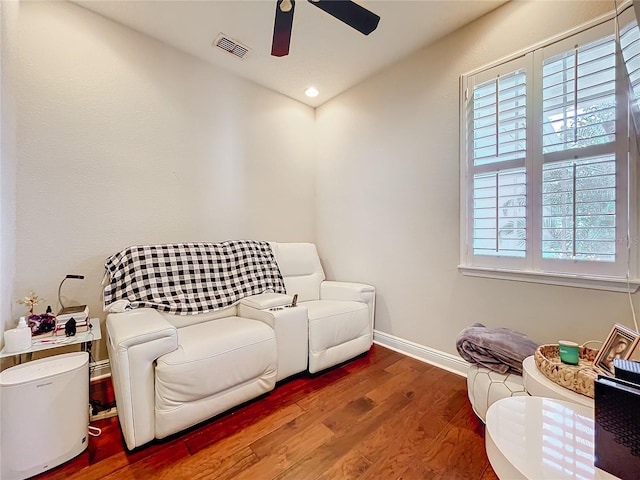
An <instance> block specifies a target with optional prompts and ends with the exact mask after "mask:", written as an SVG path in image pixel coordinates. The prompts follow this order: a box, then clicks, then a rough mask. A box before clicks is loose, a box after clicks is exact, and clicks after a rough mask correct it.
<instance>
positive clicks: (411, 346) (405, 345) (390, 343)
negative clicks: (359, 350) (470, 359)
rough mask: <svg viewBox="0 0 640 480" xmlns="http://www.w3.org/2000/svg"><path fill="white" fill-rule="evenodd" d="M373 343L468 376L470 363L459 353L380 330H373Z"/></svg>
mask: <svg viewBox="0 0 640 480" xmlns="http://www.w3.org/2000/svg"><path fill="white" fill-rule="evenodd" d="M373 343H376V344H378V345H381V346H383V347H386V348H388V349H390V350H394V351H396V352H399V353H402V354H404V355H407V356H408V357H411V358H415V359H416V360H420V361H422V362H425V363H429V364H431V365H434V366H436V367H438V368H442V369H444V370H447V371H449V372H451V373H455V374H456V375H461V376H463V377H466V376H467V368H468V367H469V364H468V363H467V362H466V361H465V360H463V359H462V358H460V357H458V356H457V355H451V354H450V353H446V352H441V351H440V350H436V349H435V348H430V347H425V346H424V345H420V344H418V343H414V342H411V341H409V340H405V339H403V338H399V337H396V336H394V335H390V334H388V333H384V332H380V331H378V330H374V331H373Z"/></svg>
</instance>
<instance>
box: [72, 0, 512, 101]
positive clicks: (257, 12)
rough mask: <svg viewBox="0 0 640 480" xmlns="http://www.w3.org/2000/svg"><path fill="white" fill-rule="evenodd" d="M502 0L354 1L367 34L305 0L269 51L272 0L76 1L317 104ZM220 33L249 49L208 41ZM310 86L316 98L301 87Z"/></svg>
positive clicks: (273, 5) (272, 14)
mask: <svg viewBox="0 0 640 480" xmlns="http://www.w3.org/2000/svg"><path fill="white" fill-rule="evenodd" d="M506 1H507V0H470V1H466V0H360V1H358V3H360V4H361V5H363V6H364V7H365V8H368V9H369V10H371V11H373V12H374V13H376V14H377V15H379V16H380V17H381V20H380V24H379V25H378V28H377V29H376V30H375V31H374V32H373V33H371V34H370V35H368V36H365V35H362V34H361V33H359V32H357V31H356V30H353V29H352V28H350V27H348V26H347V25H345V24H344V23H342V22H340V21H339V20H337V19H335V18H333V17H332V16H330V15H328V14H327V13H325V12H323V11H322V10H320V9H319V8H316V7H315V6H313V5H312V4H310V3H309V2H307V1H305V0H298V1H297V2H296V4H295V14H294V20H293V33H292V35H291V47H290V51H289V55H288V56H286V57H282V58H276V57H272V56H271V55H270V53H271V39H272V36H273V21H274V17H275V8H276V0H226V1H225V0H199V1H191V0H170V1H166V0H155V1H149V0H76V1H75V3H77V4H79V5H82V6H83V7H85V8H88V9H90V10H93V11H94V12H97V13H100V14H101V15H104V16H105V17H107V18H111V19H113V20H115V21H117V22H119V23H122V24H124V25H127V26H128V27H131V28H133V29H135V30H138V31H140V32H142V33H145V34H147V35H149V36H151V37H153V38H156V39H158V40H160V41H162V42H164V43H166V44H168V45H171V46H173V47H175V48H177V49H179V50H182V51H184V52H188V53H190V54H192V55H194V56H196V57H199V58H201V59H202V60H204V61H206V62H210V63H212V64H214V65H217V66H218V67H221V68H223V69H225V70H228V71H230V72H233V73H235V74H237V75H239V76H241V77H243V78H246V79H248V80H251V81H253V82H255V83H257V84H260V85H262V86H264V87H267V88H270V89H272V90H275V91H277V92H280V93H282V94H284V95H287V96H288V97H291V98H293V99H296V100H299V101H300V102H303V103H305V104H307V105H310V106H312V107H317V106H318V105H321V104H322V103H324V102H326V101H327V100H329V99H331V98H332V97H334V96H336V95H338V94H339V93H341V92H343V91H345V90H347V89H349V88H350V87H352V86H354V85H355V84H357V83H359V82H360V81H362V80H363V79H365V78H366V77H368V76H370V75H371V74H373V73H375V72H377V71H380V70H382V69H384V68H385V67H387V66H389V65H391V64H393V63H395V62H397V61H398V60H400V59H402V58H403V57H405V56H407V55H409V54H411V53H412V52H414V51H416V50H418V49H419V48H421V47H423V46H424V45H426V44H428V43H430V42H433V41H434V40H436V39H438V38H440V37H442V36H444V35H446V34H447V33H449V32H451V31H453V30H456V29H457V28H460V27H461V26H462V25H465V24H466V23H469V22H470V21H472V20H474V19H476V18H478V17H480V16H482V15H484V14H485V13H487V12H489V11H490V10H492V9H494V8H496V7H498V6H499V5H501V4H503V3H506ZM219 33H224V34H226V35H227V36H228V37H229V38H231V39H233V40H235V41H237V42H239V43H241V44H243V45H245V46H247V47H249V49H250V51H249V53H248V54H247V55H246V56H245V57H244V58H243V59H239V58H237V57H236V56H234V55H231V54H229V53H227V52H225V51H223V50H220V49H218V48H214V47H212V42H213V41H214V40H215V39H216V37H217V36H218V34H219ZM309 86H315V87H316V88H317V89H318V90H320V95H318V96H317V97H316V98H308V97H307V96H305V94H304V90H305V89H306V88H307V87H309Z"/></svg>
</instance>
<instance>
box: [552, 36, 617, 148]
mask: <svg viewBox="0 0 640 480" xmlns="http://www.w3.org/2000/svg"><path fill="white" fill-rule="evenodd" d="M615 80H616V58H615V38H614V36H613V35H609V36H607V37H605V38H602V39H598V40H597V41H595V42H591V43H588V44H586V45H575V47H574V48H572V49H571V50H567V51H565V52H563V53H561V54H560V55H556V56H554V57H552V58H549V59H545V61H544V64H543V69H542V117H543V122H542V130H543V134H542V138H543V149H542V151H543V153H544V154H547V153H550V152H556V151H559V150H569V149H574V148H581V147H586V146H591V145H596V144H603V143H609V142H613V141H614V140H615V128H616V122H615V120H616V81H615Z"/></svg>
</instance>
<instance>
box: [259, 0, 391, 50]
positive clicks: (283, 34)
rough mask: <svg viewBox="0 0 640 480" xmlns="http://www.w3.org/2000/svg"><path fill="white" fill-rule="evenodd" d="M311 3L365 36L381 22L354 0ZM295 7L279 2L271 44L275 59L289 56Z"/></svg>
mask: <svg viewBox="0 0 640 480" xmlns="http://www.w3.org/2000/svg"><path fill="white" fill-rule="evenodd" d="M309 3H311V5H313V6H315V7H318V8H319V9H320V10H324V11H325V12H327V13H328V14H329V15H332V16H334V17H335V18H337V19H338V20H340V21H341V22H344V23H346V24H347V25H349V26H350V27H352V28H354V29H356V30H358V31H359V32H360V33H362V34H364V35H369V34H370V33H371V32H373V31H374V30H375V29H376V28H377V26H378V22H379V21H380V17H379V16H378V15H376V14H375V13H373V12H371V11H369V10H367V9H366V8H364V7H362V6H360V5H358V4H357V3H355V2H353V1H352V0H309ZM295 7H296V2H295V0H277V4H276V18H275V22H274V25H273V42H272V44H271V55H273V56H274V57H284V56H286V55H289V44H290V43H291V29H292V27H293V12H294V10H295Z"/></svg>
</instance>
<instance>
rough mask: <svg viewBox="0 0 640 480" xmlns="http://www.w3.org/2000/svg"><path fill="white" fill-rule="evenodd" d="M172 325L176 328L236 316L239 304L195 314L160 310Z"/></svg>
mask: <svg viewBox="0 0 640 480" xmlns="http://www.w3.org/2000/svg"><path fill="white" fill-rule="evenodd" d="M159 313H160V315H162V316H163V317H164V318H165V319H166V320H167V321H168V322H169V323H170V324H171V325H173V326H174V327H176V328H183V327H188V326H189V325H195V324H197V323H202V322H208V321H209V320H217V319H219V318H225V317H235V316H236V315H237V314H238V307H237V305H232V306H230V307H226V308H222V309H220V310H214V311H211V312H207V313H197V314H195V315H176V314H175V313H166V312H159Z"/></svg>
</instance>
